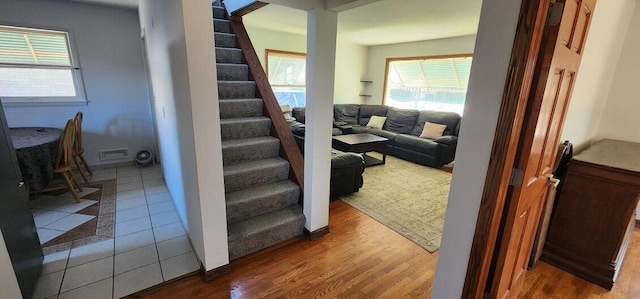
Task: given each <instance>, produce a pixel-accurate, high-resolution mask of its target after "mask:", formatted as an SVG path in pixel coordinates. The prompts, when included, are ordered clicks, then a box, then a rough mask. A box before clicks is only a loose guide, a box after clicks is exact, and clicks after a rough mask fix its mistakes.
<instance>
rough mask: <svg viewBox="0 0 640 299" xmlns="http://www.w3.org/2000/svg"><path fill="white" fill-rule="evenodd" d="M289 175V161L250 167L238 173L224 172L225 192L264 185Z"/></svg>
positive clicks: (281, 179)
mask: <svg viewBox="0 0 640 299" xmlns="http://www.w3.org/2000/svg"><path fill="white" fill-rule="evenodd" d="M288 176H289V163H282V164H279V165H275V166H269V167H264V168H260V169H252V170H247V171H242V172H238V173H233V174H229V173H225V174H224V189H225V192H226V193H231V192H235V191H238V190H242V189H246V188H248V187H251V186H256V185H264V184H270V183H275V182H279V181H283V180H286V179H287V177H288Z"/></svg>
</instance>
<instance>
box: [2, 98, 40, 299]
mask: <svg viewBox="0 0 640 299" xmlns="http://www.w3.org/2000/svg"><path fill="white" fill-rule="evenodd" d="M28 200H29V198H28V195H27V191H26V189H25V187H24V186H22V175H21V174H20V168H19V167H18V163H17V158H16V154H15V150H14V149H13V143H12V142H11V135H9V129H8V127H7V120H6V118H5V114H4V110H3V109H2V105H0V230H2V235H3V237H4V241H5V243H6V245H7V251H8V252H9V257H10V258H11V264H12V265H13V270H14V272H15V273H16V277H17V279H18V284H19V285H20V290H21V291H22V296H23V297H24V298H31V294H32V293H33V289H34V287H35V283H36V282H37V280H38V276H39V275H40V271H41V269H42V259H43V257H42V248H41V247H40V241H39V239H38V234H37V232H36V227H35V224H34V222H33V216H32V215H31V211H30V210H29V208H28V207H27V201H28ZM0 297H2V295H1V294H0Z"/></svg>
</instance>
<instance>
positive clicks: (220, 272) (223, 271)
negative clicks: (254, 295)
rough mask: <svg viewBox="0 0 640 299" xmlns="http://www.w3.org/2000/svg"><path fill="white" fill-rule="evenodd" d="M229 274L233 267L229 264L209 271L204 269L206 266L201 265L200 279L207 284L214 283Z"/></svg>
mask: <svg viewBox="0 0 640 299" xmlns="http://www.w3.org/2000/svg"><path fill="white" fill-rule="evenodd" d="M229 273H231V265H229V264H226V265H223V266H220V267H218V268H215V269H211V270H208V271H207V270H205V269H204V265H202V264H200V278H202V280H203V281H205V282H207V281H212V280H214V279H216V278H218V277H220V276H224V275H227V274H229Z"/></svg>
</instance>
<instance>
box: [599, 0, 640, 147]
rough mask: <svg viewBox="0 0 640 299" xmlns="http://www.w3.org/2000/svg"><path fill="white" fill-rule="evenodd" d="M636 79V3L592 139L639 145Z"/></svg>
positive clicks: (639, 16)
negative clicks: (630, 142) (595, 133)
mask: <svg viewBox="0 0 640 299" xmlns="http://www.w3.org/2000/svg"><path fill="white" fill-rule="evenodd" d="M630 2H633V1H630ZM596 13H599V11H596ZM620 35H622V34H620ZM611 62H612V61H611ZM609 66H611V63H610V64H609ZM638 77H640V5H639V4H636V6H635V10H634V13H633V17H632V20H631V23H630V24H629V30H628V32H627V35H626V38H625V41H624V46H623V48H622V53H621V54H620V60H618V64H617V67H616V69H615V73H614V74H613V76H612V81H613V82H612V84H611V89H610V92H609V96H608V97H607V104H606V106H605V108H604V112H603V115H602V120H601V122H600V127H599V128H598V133H597V135H596V136H597V137H596V139H601V138H610V139H619V140H625V141H632V142H640V130H638V128H640V117H638V115H640V84H639V82H638Z"/></svg>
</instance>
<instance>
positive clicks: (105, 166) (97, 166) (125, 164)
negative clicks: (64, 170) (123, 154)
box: [89, 160, 136, 169]
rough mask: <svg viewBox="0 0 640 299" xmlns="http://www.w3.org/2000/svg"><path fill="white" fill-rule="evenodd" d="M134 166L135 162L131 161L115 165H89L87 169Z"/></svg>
mask: <svg viewBox="0 0 640 299" xmlns="http://www.w3.org/2000/svg"><path fill="white" fill-rule="evenodd" d="M135 165H136V162H135V161H133V160H131V161H125V162H117V163H108V164H97V165H89V167H91V169H105V168H114V167H124V166H135Z"/></svg>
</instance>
